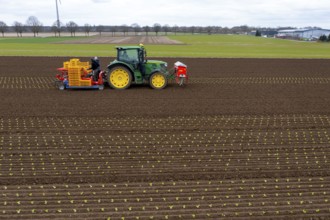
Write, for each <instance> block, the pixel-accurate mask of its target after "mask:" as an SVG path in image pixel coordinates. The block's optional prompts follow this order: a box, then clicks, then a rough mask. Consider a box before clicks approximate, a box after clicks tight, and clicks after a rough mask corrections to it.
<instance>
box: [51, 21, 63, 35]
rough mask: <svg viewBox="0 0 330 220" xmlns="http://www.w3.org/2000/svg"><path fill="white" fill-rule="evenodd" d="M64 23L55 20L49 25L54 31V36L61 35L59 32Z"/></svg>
mask: <svg viewBox="0 0 330 220" xmlns="http://www.w3.org/2000/svg"><path fill="white" fill-rule="evenodd" d="M58 25H59V27H58ZM63 26H64V24H63V23H62V22H58V21H55V22H54V23H53V25H52V27H51V30H52V32H54V34H55V37H57V34H58V36H59V37H61V32H62V30H63V28H62V27H63Z"/></svg>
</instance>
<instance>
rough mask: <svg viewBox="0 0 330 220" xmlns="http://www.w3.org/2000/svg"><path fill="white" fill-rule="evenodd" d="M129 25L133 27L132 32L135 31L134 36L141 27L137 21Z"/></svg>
mask: <svg viewBox="0 0 330 220" xmlns="http://www.w3.org/2000/svg"><path fill="white" fill-rule="evenodd" d="M131 27H132V28H133V30H134V32H135V36H136V35H138V33H139V32H140V30H141V27H140V25H138V24H137V23H134V24H132V25H131Z"/></svg>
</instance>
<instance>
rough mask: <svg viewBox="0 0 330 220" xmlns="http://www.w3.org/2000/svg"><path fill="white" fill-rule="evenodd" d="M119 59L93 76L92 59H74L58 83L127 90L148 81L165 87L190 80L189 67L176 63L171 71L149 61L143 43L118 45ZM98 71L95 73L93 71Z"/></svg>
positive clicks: (64, 67) (62, 68)
mask: <svg viewBox="0 0 330 220" xmlns="http://www.w3.org/2000/svg"><path fill="white" fill-rule="evenodd" d="M116 49H117V58H116V59H115V60H114V61H112V62H111V63H110V64H109V65H108V66H107V69H106V71H100V72H97V73H96V74H97V76H96V77H95V76H93V75H92V74H90V72H91V71H89V69H91V68H90V64H89V62H80V60H79V59H71V60H70V61H68V62H64V64H63V67H61V68H58V69H57V70H58V71H59V72H60V73H59V74H57V75H56V78H57V81H56V85H57V87H58V88H59V89H60V90H64V89H70V88H72V89H74V88H92V89H99V90H103V89H104V85H105V83H107V84H108V85H109V86H110V87H111V88H113V89H127V88H128V87H130V85H131V84H144V83H149V85H150V86H151V88H153V89H163V88H165V87H166V86H167V83H168V80H175V81H176V82H177V83H178V84H179V85H180V86H183V85H184V84H185V83H187V82H188V75H187V66H186V65H185V64H183V63H181V62H176V63H175V64H174V67H173V69H172V70H170V71H168V70H167V63H166V62H163V61H158V60H147V59H146V55H147V54H146V50H145V48H144V46H143V45H140V46H122V47H116ZM94 74H95V73H94Z"/></svg>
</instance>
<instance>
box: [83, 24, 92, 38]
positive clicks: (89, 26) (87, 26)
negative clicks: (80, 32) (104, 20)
mask: <svg viewBox="0 0 330 220" xmlns="http://www.w3.org/2000/svg"><path fill="white" fill-rule="evenodd" d="M91 30H92V25H90V24H85V25H84V31H85V34H86V35H87V36H89V32H91Z"/></svg>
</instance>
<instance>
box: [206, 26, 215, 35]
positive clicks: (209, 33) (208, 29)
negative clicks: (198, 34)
mask: <svg viewBox="0 0 330 220" xmlns="http://www.w3.org/2000/svg"><path fill="white" fill-rule="evenodd" d="M212 30H213V27H212V26H207V27H206V31H207V34H208V35H211V34H212Z"/></svg>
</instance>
